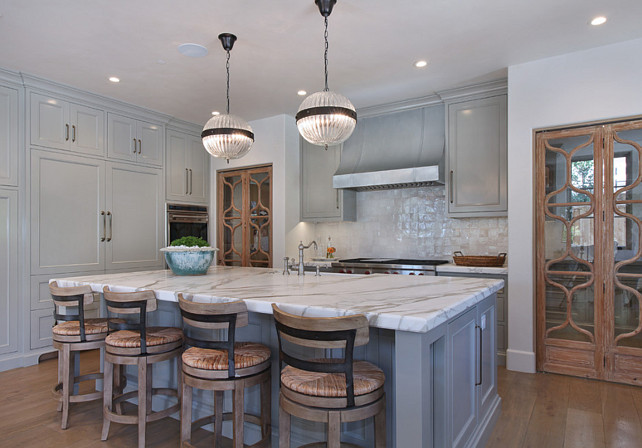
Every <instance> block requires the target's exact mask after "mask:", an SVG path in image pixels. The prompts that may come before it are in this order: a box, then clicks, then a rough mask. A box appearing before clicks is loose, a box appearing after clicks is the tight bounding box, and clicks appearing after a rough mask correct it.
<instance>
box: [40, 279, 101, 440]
mask: <svg viewBox="0 0 642 448" xmlns="http://www.w3.org/2000/svg"><path fill="white" fill-rule="evenodd" d="M49 292H50V293H51V297H52V299H53V303H54V322H55V325H54V327H53V328H52V330H51V332H52V336H53V346H54V348H55V349H57V350H58V384H56V386H55V387H54V395H55V396H56V397H57V398H58V400H59V403H58V411H59V412H60V411H62V422H61V424H60V427H61V428H62V429H67V427H68V426H69V404H70V403H80V402H85V401H92V400H99V399H100V398H102V392H100V391H94V392H90V393H86V394H76V395H74V393H73V392H74V385H75V384H78V383H80V382H82V381H91V380H97V379H102V377H103V374H102V373H100V372H95V373H90V374H86V375H80V376H75V373H74V371H75V362H74V358H75V355H76V354H77V353H79V352H82V351H86V350H95V349H100V348H103V347H104V346H105V336H107V319H85V306H87V305H90V304H92V303H93V302H94V293H93V292H92V290H91V287H90V286H73V287H61V286H58V283H57V282H51V283H50V284H49ZM61 308H65V310H66V311H65V312H66V314H61V311H62V310H61ZM73 308H75V312H74V310H73Z"/></svg>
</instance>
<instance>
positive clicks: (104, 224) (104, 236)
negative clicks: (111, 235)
mask: <svg viewBox="0 0 642 448" xmlns="http://www.w3.org/2000/svg"><path fill="white" fill-rule="evenodd" d="M100 216H102V217H103V236H102V237H100V242H101V243H102V242H103V241H105V240H106V239H107V216H105V211H104V210H101V211H100Z"/></svg>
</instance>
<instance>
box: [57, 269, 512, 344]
mask: <svg viewBox="0 0 642 448" xmlns="http://www.w3.org/2000/svg"><path fill="white" fill-rule="evenodd" d="M52 280H53V279H52ZM58 284H59V285H60V286H77V285H83V284H89V285H91V287H92V289H93V290H94V291H102V289H103V286H109V287H110V288H111V289H113V290H114V291H137V290H143V289H151V290H153V291H154V292H155V293H156V297H157V298H158V299H159V300H166V301H174V302H176V301H177V293H179V292H182V293H183V294H184V295H185V297H186V298H190V299H192V300H195V301H198V302H209V301H226V300H238V299H242V300H244V301H245V302H246V304H247V308H248V310H249V311H252V312H256V313H264V314H271V313H272V308H271V304H272V303H277V304H278V305H279V306H280V307H282V308H283V309H284V310H285V311H288V312H291V313H293V314H297V315H304V316H326V317H334V316H342V315H347V314H358V313H363V314H365V316H366V317H367V318H368V321H369V322H370V325H371V326H373V327H378V328H386V329H391V330H401V331H409V332H419V333H423V332H427V331H430V330H431V329H433V328H435V327H437V326H438V325H440V324H442V323H444V322H447V321H448V320H450V319H451V318H452V317H454V316H456V315H457V314H459V313H460V312H462V311H464V310H466V309H467V308H469V307H471V306H473V305H475V304H476V303H477V302H479V301H481V300H483V299H484V298H486V297H488V296H489V295H491V294H493V293H495V292H497V291H498V290H499V289H501V288H502V286H503V285H504V282H503V280H496V279H481V278H463V277H427V276H426V277H424V276H421V277H420V276H409V275H385V274H373V275H347V274H330V273H326V274H323V275H321V276H315V275H313V274H306V275H304V276H298V275H296V274H295V273H293V274H291V275H289V276H288V275H282V271H281V270H279V269H266V268H240V267H226V266H214V267H211V268H210V270H209V271H208V273H207V275H202V276H176V275H174V274H172V272H171V271H169V270H162V271H139V272H128V273H121V274H99V273H97V274H93V275H88V276H85V277H70V278H64V279H58Z"/></svg>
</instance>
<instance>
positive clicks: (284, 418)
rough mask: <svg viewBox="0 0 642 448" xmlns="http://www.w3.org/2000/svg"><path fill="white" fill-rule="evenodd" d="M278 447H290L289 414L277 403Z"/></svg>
mask: <svg viewBox="0 0 642 448" xmlns="http://www.w3.org/2000/svg"><path fill="white" fill-rule="evenodd" d="M279 448H290V414H288V413H287V412H285V410H284V409H283V407H282V406H280V405H279Z"/></svg>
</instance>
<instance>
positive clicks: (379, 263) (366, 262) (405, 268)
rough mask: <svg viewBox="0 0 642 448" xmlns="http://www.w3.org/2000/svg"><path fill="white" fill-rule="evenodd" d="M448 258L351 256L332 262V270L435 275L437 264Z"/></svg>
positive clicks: (356, 272)
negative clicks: (420, 258) (417, 258)
mask: <svg viewBox="0 0 642 448" xmlns="http://www.w3.org/2000/svg"><path fill="white" fill-rule="evenodd" d="M444 263H448V260H412V259H406V258H349V259H343V260H339V261H335V262H333V263H332V272H339V273H343V274H402V275H435V266H438V265H440V264H444Z"/></svg>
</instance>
